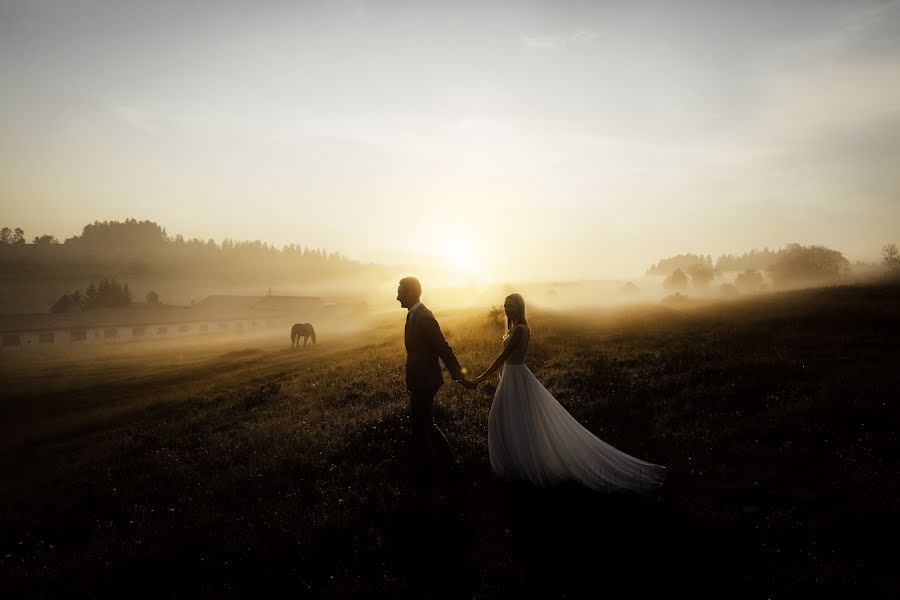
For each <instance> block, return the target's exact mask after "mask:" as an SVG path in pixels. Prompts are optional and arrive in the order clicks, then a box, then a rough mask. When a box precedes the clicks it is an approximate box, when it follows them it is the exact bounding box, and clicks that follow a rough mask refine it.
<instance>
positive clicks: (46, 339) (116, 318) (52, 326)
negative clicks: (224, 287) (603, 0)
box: [0, 295, 330, 350]
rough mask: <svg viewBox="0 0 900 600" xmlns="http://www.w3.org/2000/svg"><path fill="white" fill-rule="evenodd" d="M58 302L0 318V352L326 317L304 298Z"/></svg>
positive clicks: (315, 302)
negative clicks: (83, 305) (95, 305)
mask: <svg viewBox="0 0 900 600" xmlns="http://www.w3.org/2000/svg"><path fill="white" fill-rule="evenodd" d="M63 298H68V296H64V297H63ZM63 298H60V300H59V301H57V302H56V304H54V305H53V307H51V312H50V313H39V314H21V315H0V350H23V349H28V348H37V349H40V348H52V347H54V346H68V345H78V344H108V343H118V342H125V341H142V340H150V339H159V338H171V337H184V336H196V335H207V334H214V333H223V332H252V331H254V330H264V329H269V328H278V327H285V326H288V325H290V324H293V323H296V322H312V321H315V319H316V318H317V317H321V316H323V315H325V314H327V313H328V312H330V311H325V310H323V304H322V300H321V298H318V297H310V296H225V295H216V296H209V297H207V298H204V299H203V300H201V301H200V302H198V303H196V304H195V305H194V306H190V307H187V306H171V305H166V304H155V303H134V304H132V305H131V306H129V307H123V308H105V309H96V310H88V311H82V310H71V307H70V306H69V304H68V303H66V302H65V300H63ZM69 301H70V302H71V299H70V298H69ZM54 309H59V310H54Z"/></svg>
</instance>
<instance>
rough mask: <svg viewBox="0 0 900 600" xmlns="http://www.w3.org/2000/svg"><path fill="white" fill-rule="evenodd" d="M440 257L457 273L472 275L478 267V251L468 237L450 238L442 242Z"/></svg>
mask: <svg viewBox="0 0 900 600" xmlns="http://www.w3.org/2000/svg"><path fill="white" fill-rule="evenodd" d="M441 254H442V256H443V257H444V260H446V261H447V263H448V264H449V265H450V266H451V267H453V268H454V269H456V270H457V271H461V272H465V273H472V272H473V271H475V269H476V267H477V266H478V262H477V259H478V249H477V244H476V243H475V241H474V240H473V239H471V238H468V237H458V238H451V239H449V240H447V241H445V242H444V244H443V247H442V252H441Z"/></svg>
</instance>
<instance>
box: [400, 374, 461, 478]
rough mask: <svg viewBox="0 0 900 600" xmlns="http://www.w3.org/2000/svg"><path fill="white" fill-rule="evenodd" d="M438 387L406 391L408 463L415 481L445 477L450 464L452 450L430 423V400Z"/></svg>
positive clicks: (444, 438) (432, 410) (431, 415)
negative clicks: (409, 453) (408, 432)
mask: <svg viewBox="0 0 900 600" xmlns="http://www.w3.org/2000/svg"><path fill="white" fill-rule="evenodd" d="M439 389H440V388H430V389H425V390H410V391H409V419H410V424H411V426H412V448H411V453H412V455H411V459H412V460H411V463H412V470H413V475H414V476H415V477H416V478H418V479H429V480H430V479H431V478H432V477H433V476H434V475H440V476H445V475H446V474H447V473H448V471H449V469H450V465H451V464H452V462H453V450H452V449H451V448H450V442H448V441H447V438H446V437H444V434H443V432H441V430H440V429H439V428H438V426H437V425H435V423H434V397H435V395H436V394H437V392H438V390H439Z"/></svg>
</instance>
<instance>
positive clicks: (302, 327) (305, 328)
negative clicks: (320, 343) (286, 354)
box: [291, 323, 316, 348]
mask: <svg viewBox="0 0 900 600" xmlns="http://www.w3.org/2000/svg"><path fill="white" fill-rule="evenodd" d="M301 337H302V338H303V345H304V346H305V345H306V340H307V339H309V338H310V337H311V338H312V341H313V344H315V343H316V330H315V329H313V326H312V325H310V324H309V323H294V326H293V327H291V348H293V347H294V346H295V345H296V347H297V348H299V347H300V338H301Z"/></svg>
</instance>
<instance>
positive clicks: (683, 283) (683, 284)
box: [663, 269, 689, 290]
mask: <svg viewBox="0 0 900 600" xmlns="http://www.w3.org/2000/svg"><path fill="white" fill-rule="evenodd" d="M688 283H689V279H688V276H687V275H686V274H685V272H684V271H682V270H681V269H675V270H674V271H672V273H671V274H669V276H668V277H666V279H665V281H663V287H664V288H666V289H667V290H684V289H687V286H688Z"/></svg>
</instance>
